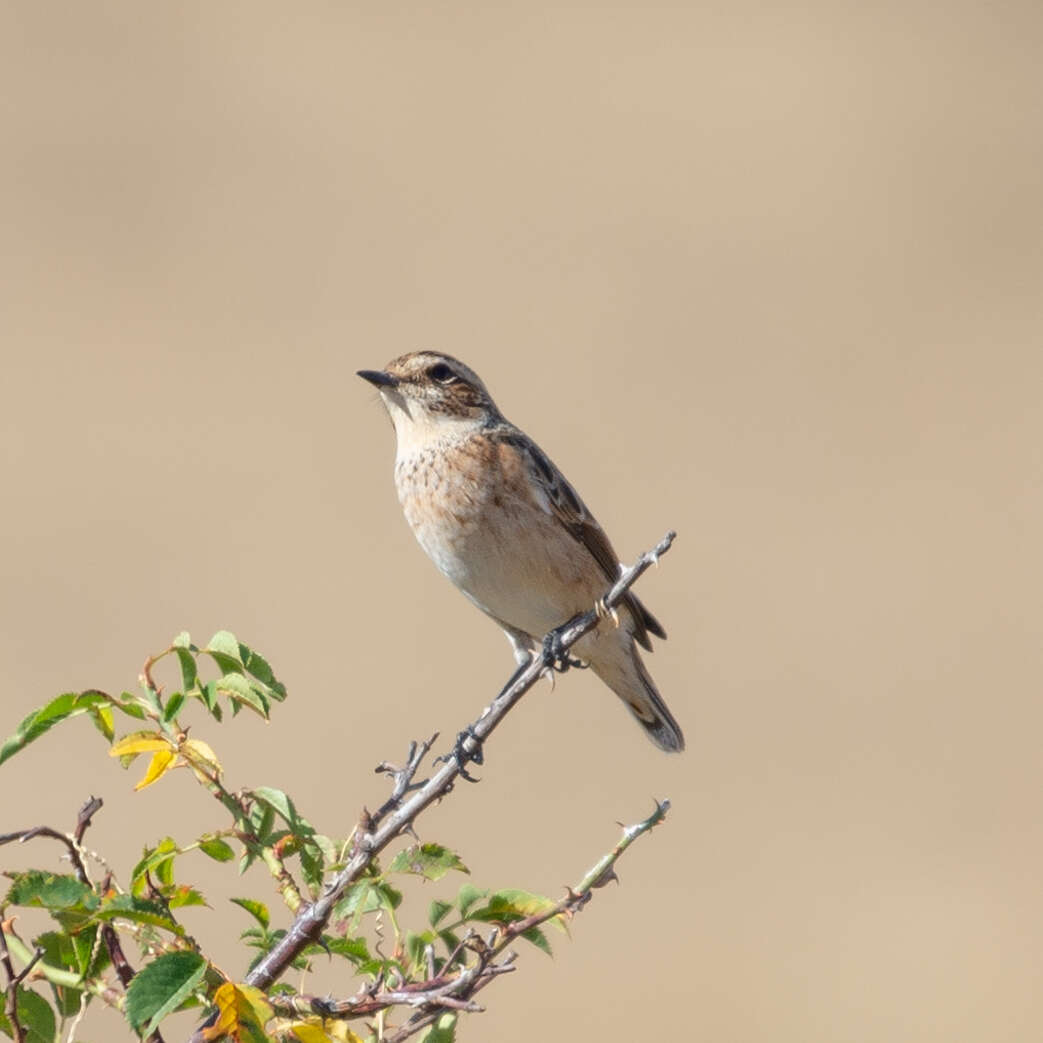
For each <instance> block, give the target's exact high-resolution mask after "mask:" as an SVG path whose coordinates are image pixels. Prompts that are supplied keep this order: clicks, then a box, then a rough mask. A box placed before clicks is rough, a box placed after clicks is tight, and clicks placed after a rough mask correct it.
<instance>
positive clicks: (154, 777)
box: [134, 746, 177, 790]
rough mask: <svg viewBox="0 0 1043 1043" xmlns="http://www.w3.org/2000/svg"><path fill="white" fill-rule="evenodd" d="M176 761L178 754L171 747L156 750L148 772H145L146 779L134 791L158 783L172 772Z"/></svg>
mask: <svg viewBox="0 0 1043 1043" xmlns="http://www.w3.org/2000/svg"><path fill="white" fill-rule="evenodd" d="M176 760H177V754H176V753H175V752H174V751H173V750H172V749H170V747H169V746H168V747H167V748H166V749H163V750H156V752H155V753H154V754H152V760H150V761H149V764H148V771H146V772H145V775H144V777H143V778H142V779H141V781H140V782H139V783H137V785H135V787H134V789H135V790H142V789H144V788H145V787H146V786H151V785H152V783H153V782H158V781H159V780H160V779H161V778H163V776H164V775H166V773H167V772H168V771H170V769H171V768H172V767H173V765H174V762H175V761H176Z"/></svg>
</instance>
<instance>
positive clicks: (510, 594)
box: [397, 469, 605, 637]
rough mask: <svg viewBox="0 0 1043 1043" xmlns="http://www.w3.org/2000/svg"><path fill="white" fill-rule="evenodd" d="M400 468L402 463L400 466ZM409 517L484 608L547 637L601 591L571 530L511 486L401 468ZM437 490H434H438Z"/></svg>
mask: <svg viewBox="0 0 1043 1043" xmlns="http://www.w3.org/2000/svg"><path fill="white" fill-rule="evenodd" d="M400 471H401V469H400ZM397 477H398V488H399V497H400V499H401V501H402V507H403V510H404V511H405V515H406V519H407V521H408V522H409V524H410V527H411V528H412V529H413V532H414V534H415V535H416V538H417V541H418V542H419V543H420V545H421V547H423V548H424V550H425V551H426V552H427V555H428V556H429V557H430V558H431V560H432V561H433V562H434V563H435V565H436V566H437V567H438V569H439V571H440V572H442V574H443V575H445V576H446V577H447V578H448V579H450V580H452V582H453V583H454V584H455V585H456V586H457V587H459V589H460V590H461V591H462V592H463V593H464V594H465V595H466V596H467V597H468V598H469V599H470V600H471V601H472V602H474V604H476V605H477V606H478V607H479V608H480V609H482V611H483V612H485V613H487V614H488V615H490V616H492V617H494V618H495V619H496V620H498V621H499V622H502V623H506V624H508V625H509V626H512V627H515V628H516V629H518V630H521V631H524V632H525V633H527V634H531V635H532V636H534V637H542V636H543V634H545V633H546V632H547V631H548V630H550V629H552V628H553V627H555V626H557V625H559V624H560V623H563V622H564V621H565V620H567V619H569V618H571V617H572V616H574V615H575V614H576V613H577V612H581V611H586V610H587V609H589V608H590V607H591V606H592V605H593V602H594V599H595V598H596V597H598V596H599V595H600V594H601V593H603V589H602V588H603V587H604V586H605V581H604V579H603V578H599V577H598V576H597V575H596V571H597V570H596V569H591V567H590V564H591V563H590V562H589V561H588V560H587V558H586V556H585V555H583V554H581V553H579V551H580V547H579V546H578V544H577V543H576V541H575V540H574V539H573V537H572V536H571V535H570V534H569V533H568V532H567V531H566V530H565V529H564V528H562V527H561V526H560V524H558V523H557V521H556V519H554V518H552V516H551V515H550V514H549V513H548V512H547V511H545V510H543V509H542V507H540V506H539V504H537V503H535V502H533V501H530V500H527V499H526V498H524V497H523V496H520V495H512V493H511V491H510V490H509V489H504V488H502V487H501V488H498V489H490V488H483V487H482V486H481V485H480V484H478V483H469V482H466V481H464V480H454V481H449V482H447V481H446V480H445V478H444V476H443V479H442V481H440V482H437V481H435V480H434V479H432V477H431V476H430V475H427V476H426V481H425V480H424V477H423V476H418V475H417V472H416V470H414V471H413V472H412V473H411V474H410V473H407V474H406V475H402V474H401V473H399V474H398V475H397ZM433 494H434V495H433Z"/></svg>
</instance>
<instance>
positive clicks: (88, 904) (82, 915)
mask: <svg viewBox="0 0 1043 1043" xmlns="http://www.w3.org/2000/svg"><path fill="white" fill-rule="evenodd" d="M12 879H13V881H14V882H13V883H12V885H11V889H10V890H9V891H8V893H7V898H6V899H5V900H4V902H3V904H4V905H22V906H28V907H30V908H37V909H47V910H49V911H50V913H51V915H52V916H53V917H54V918H55V919H56V920H57V921H58V922H59V923H60V924H61V925H62V926H63V927H64V928H65V929H66V930H79V929H80V928H82V927H83V925H84V924H85V923H86V922H87V921H88V920H89V919H90V918H91V916H92V915H93V914H94V912H95V911H96V910H97V908H98V896H97V895H96V894H95V893H94V892H93V891H92V890H91V889H90V888H89V887H88V886H87V885H86V884H83V883H81V882H80V881H79V880H77V879H76V877H74V876H60V875H58V874H57V873H43V872H40V870H38V869H31V870H30V871H29V872H27V873H17V874H15V875H14V876H13V877H12Z"/></svg>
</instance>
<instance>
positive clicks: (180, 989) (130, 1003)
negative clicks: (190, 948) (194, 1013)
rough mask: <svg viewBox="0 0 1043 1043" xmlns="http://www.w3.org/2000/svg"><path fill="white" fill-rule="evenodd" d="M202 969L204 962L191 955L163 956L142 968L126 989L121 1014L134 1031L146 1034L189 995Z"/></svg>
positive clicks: (171, 953)
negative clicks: (123, 1008)
mask: <svg viewBox="0 0 1043 1043" xmlns="http://www.w3.org/2000/svg"><path fill="white" fill-rule="evenodd" d="M206 967H207V963H206V960H204V959H203V957H202V956H200V955H198V954H197V953H194V952H168V953H164V954H163V955H162V956H157V957H156V959H154V960H153V961H152V962H151V963H148V964H146V965H145V966H144V967H142V968H141V970H140V971H138V973H137V974H135V975H134V978H133V980H132V981H131V983H130V985H129V986H128V988H127V1003H126V1011H125V1013H126V1015H127V1020H128V1021H129V1022H130V1024H131V1027H132V1028H133V1029H134V1031H135V1032H137V1033H139V1034H140V1035H142V1036H147V1035H149V1034H150V1033H151V1032H152V1031H153V1030H154V1029H155V1027H156V1026H157V1025H158V1024H159V1023H160V1022H161V1021H162V1020H163V1018H165V1017H166V1016H167V1015H168V1014H170V1013H171V1012H172V1011H175V1010H177V1008H178V1007H180V1006H181V1004H182V1003H184V1002H185V1000H186V999H188V997H189V996H191V995H192V992H193V990H194V989H195V988H196V986H197V985H198V984H199V983H200V982H201V981H202V980H203V977H204V975H205V974H206Z"/></svg>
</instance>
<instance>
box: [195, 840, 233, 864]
mask: <svg viewBox="0 0 1043 1043" xmlns="http://www.w3.org/2000/svg"><path fill="white" fill-rule="evenodd" d="M199 850H200V851H202V852H203V854H204V855H207V856H208V857H209V858H212V859H213V860H214V861H215V862H231V860H232V859H233V858H235V852H234V851H233V850H232V846H231V844H228V843H226V842H225V841H224V840H222V839H221V838H220V837H208V838H205V839H204V838H203V837H200V839H199Z"/></svg>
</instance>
